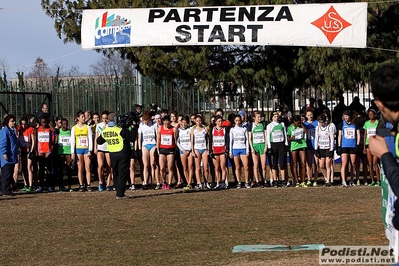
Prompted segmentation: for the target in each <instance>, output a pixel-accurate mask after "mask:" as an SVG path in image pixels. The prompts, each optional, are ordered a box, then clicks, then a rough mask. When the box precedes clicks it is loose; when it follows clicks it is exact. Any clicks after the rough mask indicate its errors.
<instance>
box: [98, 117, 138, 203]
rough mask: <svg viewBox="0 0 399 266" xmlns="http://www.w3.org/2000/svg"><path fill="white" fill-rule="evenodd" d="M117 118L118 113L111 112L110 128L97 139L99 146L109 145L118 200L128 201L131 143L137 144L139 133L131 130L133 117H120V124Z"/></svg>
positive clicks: (109, 118)
mask: <svg viewBox="0 0 399 266" xmlns="http://www.w3.org/2000/svg"><path fill="white" fill-rule="evenodd" d="M116 117H117V115H116V113H112V112H111V113H110V114H109V115H108V127H106V128H105V129H104V130H103V131H102V132H101V135H100V136H99V137H98V138H97V144H100V145H101V144H103V143H107V149H108V151H109V153H110V156H111V164H112V172H113V175H114V186H115V189H116V199H127V198H129V197H128V196H126V195H125V191H126V182H127V180H128V178H129V174H130V172H129V166H130V154H131V149H130V142H135V140H136V137H137V133H136V131H135V130H129V127H130V126H131V124H132V122H133V121H132V117H128V116H119V120H118V123H116Z"/></svg>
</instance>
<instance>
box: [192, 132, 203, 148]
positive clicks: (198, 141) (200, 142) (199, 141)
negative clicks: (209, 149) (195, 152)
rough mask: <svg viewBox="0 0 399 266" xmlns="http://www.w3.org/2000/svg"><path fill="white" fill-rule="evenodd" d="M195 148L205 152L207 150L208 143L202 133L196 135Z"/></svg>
mask: <svg viewBox="0 0 399 266" xmlns="http://www.w3.org/2000/svg"><path fill="white" fill-rule="evenodd" d="M194 148H195V149H199V150H203V149H206V141H205V135H204V134H202V133H200V134H195V143H194Z"/></svg>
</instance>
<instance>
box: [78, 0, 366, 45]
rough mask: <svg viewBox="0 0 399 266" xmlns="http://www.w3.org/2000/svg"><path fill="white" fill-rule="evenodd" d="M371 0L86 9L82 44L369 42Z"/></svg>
mask: <svg viewBox="0 0 399 266" xmlns="http://www.w3.org/2000/svg"><path fill="white" fill-rule="evenodd" d="M366 37H367V3H364V2H363V3H342V4H304V5H270V6H264V5H259V6H230V7H186V8H137V9H92V10H84V11H83V18H82V48H83V49H99V48H112V47H125V46H170V45H284V46H292V45H294V46H327V47H355V48H365V47H366Z"/></svg>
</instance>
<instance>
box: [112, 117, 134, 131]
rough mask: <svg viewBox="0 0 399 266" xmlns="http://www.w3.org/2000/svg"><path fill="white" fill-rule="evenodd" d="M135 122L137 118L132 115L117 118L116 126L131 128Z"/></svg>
mask: <svg viewBox="0 0 399 266" xmlns="http://www.w3.org/2000/svg"><path fill="white" fill-rule="evenodd" d="M134 122H135V118H134V116H133V115H132V114H129V115H117V116H116V125H117V126H119V127H121V128H129V127H130V126H132V125H133V123H134Z"/></svg>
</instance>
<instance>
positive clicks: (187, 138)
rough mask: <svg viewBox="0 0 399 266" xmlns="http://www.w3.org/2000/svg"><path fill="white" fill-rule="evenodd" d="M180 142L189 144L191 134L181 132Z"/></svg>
mask: <svg viewBox="0 0 399 266" xmlns="http://www.w3.org/2000/svg"><path fill="white" fill-rule="evenodd" d="M180 143H181V144H189V143H190V135H189V134H180Z"/></svg>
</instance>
